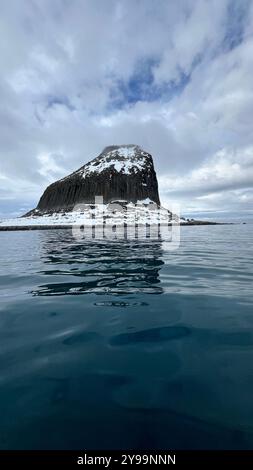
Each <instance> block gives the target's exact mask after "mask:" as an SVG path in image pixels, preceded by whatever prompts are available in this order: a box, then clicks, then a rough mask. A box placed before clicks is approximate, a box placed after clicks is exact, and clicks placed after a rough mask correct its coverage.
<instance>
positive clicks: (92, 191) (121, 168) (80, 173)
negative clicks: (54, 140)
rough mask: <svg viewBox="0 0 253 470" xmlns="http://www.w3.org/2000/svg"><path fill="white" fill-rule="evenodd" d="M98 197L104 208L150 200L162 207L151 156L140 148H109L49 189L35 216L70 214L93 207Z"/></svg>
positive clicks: (131, 146) (124, 146) (41, 200)
mask: <svg viewBox="0 0 253 470" xmlns="http://www.w3.org/2000/svg"><path fill="white" fill-rule="evenodd" d="M95 196H103V201H104V203H105V204H107V203H109V202H111V201H113V200H126V201H128V202H133V203H136V202H137V201H139V200H145V199H146V200H149V199H150V200H151V201H153V202H155V203H156V204H158V205H160V200H159V193H158V184H157V178H156V173H155V169H154V165H153V159H152V156H151V155H150V154H149V153H147V152H145V151H144V150H142V149H141V148H140V147H139V146H137V145H121V146H118V145H114V146H110V147H106V148H105V149H104V150H103V152H102V153H101V154H100V155H99V156H98V157H96V158H95V159H94V160H92V161H91V162H89V163H86V164H85V165H84V166H82V167H81V168H80V169H79V170H77V171H75V172H74V173H72V174H71V175H69V176H66V177H65V178H63V179H61V180H59V181H56V182H55V183H53V184H51V185H50V186H48V187H47V189H46V190H45V192H44V193H43V195H42V196H41V198H40V201H39V203H38V206H37V210H36V212H39V213H46V212H58V211H63V210H64V211H69V210H72V209H73V207H74V206H75V204H79V203H85V204H94V202H95ZM33 212H34V211H33Z"/></svg>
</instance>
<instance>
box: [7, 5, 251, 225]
mask: <svg viewBox="0 0 253 470" xmlns="http://www.w3.org/2000/svg"><path fill="white" fill-rule="evenodd" d="M0 31H1V41H0V49H1V50H0V66H1V76H0V101H1V107H0V216H3V215H6V214H7V213H8V215H16V214H18V213H19V214H20V213H21V212H24V211H26V210H27V209H30V208H32V207H34V206H35V205H36V204H37V201H38V198H39V197H40V195H41V193H42V191H43V190H44V189H45V187H46V186H47V185H48V184H49V183H50V182H53V181H54V180H56V179H58V178H60V177H63V176H64V175H66V174H68V173H70V172H71V171H73V170H75V169H77V168H78V167H80V166H81V165H83V164H84V163H86V162H87V161H89V160H90V159H92V158H94V157H95V156H97V155H98V154H99V153H100V152H101V151H102V149H103V148H104V147H105V146H106V145H110V144H122V143H135V144H139V145H141V146H142V147H143V148H144V149H145V150H147V151H149V152H151V153H152V155H153V157H154V163H155V167H156V170H157V174H158V178H159V186H160V195H161V200H162V202H163V203H164V204H165V205H167V206H169V205H170V202H174V201H177V202H179V203H180V204H181V207H182V212H183V213H185V214H194V215H195V216H196V213H199V214H202V215H203V213H205V214H207V213H210V215H211V216H212V217H215V216H221V215H222V216H229V214H238V213H240V214H242V215H245V217H246V216H247V215H249V214H253V212H252V207H253V206H252V203H253V1H252V0H177V1H169V0H106V1H104V0H43V1H41V0H8V1H7V0H6V1H3V2H1V17H0ZM213 212H215V214H213Z"/></svg>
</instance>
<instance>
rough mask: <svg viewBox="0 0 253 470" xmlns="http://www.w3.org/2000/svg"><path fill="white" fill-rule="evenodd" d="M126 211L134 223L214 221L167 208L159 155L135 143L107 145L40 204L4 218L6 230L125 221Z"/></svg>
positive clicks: (52, 187)
mask: <svg viewBox="0 0 253 470" xmlns="http://www.w3.org/2000/svg"><path fill="white" fill-rule="evenodd" d="M98 201H99V202H98ZM119 209H122V210H119ZM122 211H123V212H122ZM126 213H127V215H128V219H127V222H128V224H129V223H130V224H132V225H135V224H161V223H162V224H163V223H164V224H168V223H169V224H172V223H173V222H174V223H177V224H181V225H196V224H198V225H199V224H209V223H211V222H201V221H193V220H191V221H186V220H185V219H183V218H182V219H180V218H179V217H178V216H177V215H176V214H172V212H171V211H170V210H168V209H166V208H164V207H162V206H161V204H160V198H159V191H158V182H157V177H156V172H155V169H154V163H153V158H152V156H151V154H150V153H148V152H146V151H145V150H143V149H142V148H141V147H139V146H138V145H133V144H131V145H112V146H108V147H106V148H105V149H104V150H103V151H102V153H100V155H98V156H97V157H96V158H94V159H93V160H91V161H89V162H88V163H86V164H84V165H83V166H82V167H81V168H79V169H78V170H76V171H74V172H73V173H71V174H70V175H68V176H66V177H64V178H62V179H60V180H59V181H56V182H54V183H53V184H50V186H48V187H47V188H46V190H45V191H44V193H43V194H42V196H41V198H40V200H39V202H38V205H37V207H36V208H35V209H32V210H31V211H29V212H28V213H27V214H25V215H23V216H22V217H19V218H16V219H8V220H4V221H2V222H1V223H0V230H27V229H43V228H44V229H45V228H69V227H71V226H73V225H80V224H83V225H87V226H90V225H92V226H93V225H96V224H97V225H98V224H117V225H122V224H125V223H126ZM123 214H124V215H123Z"/></svg>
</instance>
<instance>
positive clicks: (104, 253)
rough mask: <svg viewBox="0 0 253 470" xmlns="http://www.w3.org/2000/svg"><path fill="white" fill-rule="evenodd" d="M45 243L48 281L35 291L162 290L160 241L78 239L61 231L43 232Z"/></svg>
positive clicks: (44, 253) (146, 291) (43, 242)
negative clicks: (80, 240)
mask: <svg viewBox="0 0 253 470" xmlns="http://www.w3.org/2000/svg"><path fill="white" fill-rule="evenodd" d="M41 246H42V250H43V252H42V254H41V259H42V261H43V266H42V269H41V271H40V273H39V274H42V275H43V276H44V279H45V282H44V283H43V284H41V285H40V286H38V287H37V288H36V289H35V290H33V292H32V293H33V294H34V295H45V296H47V295H65V294H72V295H78V294H86V293H96V294H115V295H120V294H131V293H135V292H143V293H150V294H160V293H162V287H161V286H160V285H159V284H160V280H159V270H160V269H161V266H162V265H163V264H164V262H163V261H162V248H161V243H160V242H159V241H147V240H144V241H140V240H138V241H119V242H117V241H103V240H102V241H97V240H92V241H83V242H77V241H76V240H75V239H74V238H73V237H72V234H71V232H68V231H57V233H56V232H41Z"/></svg>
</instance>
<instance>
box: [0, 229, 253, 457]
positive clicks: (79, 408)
mask: <svg viewBox="0 0 253 470" xmlns="http://www.w3.org/2000/svg"><path fill="white" fill-rule="evenodd" d="M252 228H253V225H252V224H235V225H216V226H215V225H214V226H187V227H182V228H181V241H180V246H179V247H178V249H176V250H172V251H171V250H170V249H169V248H168V244H167V243H165V242H164V241H163V240H151V239H147V240H76V239H75V238H74V237H73V234H72V231H71V230H68V229H67V230H42V231H14V232H1V233H0V259H1V263H0V286H1V291H0V293H1V298H0V300H1V304H0V417H1V419H0V448H1V449H90V450H91V449H97V450H102V449H131V450H134V449H138V450H140V449H143V450H144V449H145V450H168V449H253V263H252V258H253V257H252V254H253V253H252V252H253V240H252Z"/></svg>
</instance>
